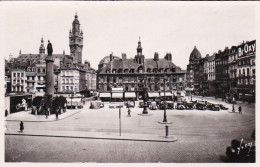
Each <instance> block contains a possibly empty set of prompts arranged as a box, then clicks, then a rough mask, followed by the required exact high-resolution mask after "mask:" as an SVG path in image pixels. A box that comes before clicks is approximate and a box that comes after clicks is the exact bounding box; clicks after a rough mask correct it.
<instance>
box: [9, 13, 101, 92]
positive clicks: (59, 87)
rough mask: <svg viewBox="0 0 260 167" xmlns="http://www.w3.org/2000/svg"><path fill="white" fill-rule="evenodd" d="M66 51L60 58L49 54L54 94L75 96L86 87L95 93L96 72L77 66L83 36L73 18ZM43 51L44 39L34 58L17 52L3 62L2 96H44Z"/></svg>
mask: <svg viewBox="0 0 260 167" xmlns="http://www.w3.org/2000/svg"><path fill="white" fill-rule="evenodd" d="M69 47H70V51H71V52H70V55H66V54H65V51H63V53H62V54H52V59H53V60H54V62H53V68H54V73H53V75H54V76H53V77H54V91H55V93H65V92H68V91H70V92H71V91H73V92H74V93H76V92H80V91H82V90H85V89H87V87H86V86H87V85H90V86H91V90H96V87H95V86H96V79H95V78H96V77H95V75H96V71H95V70H94V69H93V68H91V67H90V63H88V64H82V63H81V62H82V48H83V32H82V30H80V22H79V20H78V16H77V14H76V15H75V18H74V21H73V23H72V31H71V30H70V32H69ZM45 49H46V48H45V47H44V39H43V38H41V42H40V47H39V53H38V54H22V52H21V51H20V52H19V56H18V57H17V58H13V57H12V58H11V59H9V61H6V63H5V66H6V67H5V68H6V75H5V76H6V92H8V93H10V92H12V93H16V92H26V93H31V94H36V96H43V95H44V94H45V91H46V72H47V69H46V60H45V59H46V56H47V55H46V54H45ZM18 75H19V76H18ZM21 75H23V77H22V78H21ZM86 76H88V77H86ZM87 79H88V80H87ZM8 80H10V84H9V83H8ZM71 80H72V81H71ZM22 82H23V83H22ZM87 83H88V84H87ZM8 84H9V85H10V86H9V87H10V90H9V91H8V88H9V87H8V86H7V85H8Z"/></svg>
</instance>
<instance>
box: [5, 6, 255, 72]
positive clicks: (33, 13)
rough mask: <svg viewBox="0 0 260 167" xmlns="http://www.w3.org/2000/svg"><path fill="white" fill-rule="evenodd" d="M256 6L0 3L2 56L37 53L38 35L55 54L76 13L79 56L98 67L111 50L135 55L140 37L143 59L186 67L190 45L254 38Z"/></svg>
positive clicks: (209, 49) (207, 48)
mask: <svg viewBox="0 0 260 167" xmlns="http://www.w3.org/2000/svg"><path fill="white" fill-rule="evenodd" d="M256 11H257V9H256V5H255V3H247V2H236V3H234V2H233V3H230V2H214V3H211V2H188V3H187V2H57V1H56V2H1V3H0V23H1V29H0V34H1V39H0V40H1V41H0V45H1V48H2V50H1V51H2V55H4V56H2V57H5V58H8V57H9V55H10V54H12V55H13V57H17V56H18V55H19V51H20V50H21V51H22V53H24V54H26V53H27V54H29V53H32V54H33V53H35V54H36V53H39V46H40V41H41V38H42V37H43V38H44V42H45V43H44V44H45V47H46V45H47V40H50V41H51V43H52V45H53V53H54V54H62V53H63V50H65V53H66V54H69V53H70V50H69V30H70V29H71V27H72V22H73V20H74V15H75V13H77V14H78V19H79V21H80V24H81V29H82V31H83V33H84V41H83V44H84V47H83V52H82V54H83V56H82V60H83V61H84V60H88V61H90V64H91V66H92V67H93V68H95V69H97V67H98V63H99V61H100V60H101V59H102V58H103V57H105V56H108V55H109V54H110V53H111V52H113V54H114V55H115V56H119V57H121V54H122V53H126V54H127V58H130V57H134V56H135V54H136V48H137V42H138V39H139V36H140V38H141V42H142V47H143V54H144V55H145V58H153V56H154V52H158V53H159V57H160V58H163V57H164V56H165V55H166V53H167V52H171V53H172V57H173V58H172V59H173V63H174V64H176V65H177V66H180V67H181V68H182V69H186V66H187V64H188V62H189V56H190V53H191V52H192V50H193V48H194V46H196V47H197V49H198V50H199V51H200V52H201V54H202V56H203V57H205V55H206V54H210V55H212V54H213V53H214V52H217V51H218V50H223V49H224V48H225V47H226V46H228V47H231V46H233V45H238V44H240V43H242V42H243V40H245V41H250V40H254V39H256V13H257V12H256Z"/></svg>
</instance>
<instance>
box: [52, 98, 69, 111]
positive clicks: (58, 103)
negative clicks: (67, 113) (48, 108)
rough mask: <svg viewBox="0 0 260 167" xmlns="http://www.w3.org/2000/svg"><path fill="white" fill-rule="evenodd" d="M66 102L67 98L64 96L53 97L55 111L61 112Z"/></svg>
mask: <svg viewBox="0 0 260 167" xmlns="http://www.w3.org/2000/svg"><path fill="white" fill-rule="evenodd" d="M65 103H67V100H66V98H65V97H63V96H56V97H55V98H54V99H53V112H54V113H56V112H57V111H58V112H59V113H61V109H62V108H63V109H64V107H65Z"/></svg>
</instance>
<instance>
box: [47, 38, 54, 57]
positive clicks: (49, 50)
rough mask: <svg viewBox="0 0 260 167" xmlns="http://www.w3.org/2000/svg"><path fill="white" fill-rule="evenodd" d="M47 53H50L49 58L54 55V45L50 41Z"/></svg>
mask: <svg viewBox="0 0 260 167" xmlns="http://www.w3.org/2000/svg"><path fill="white" fill-rule="evenodd" d="M47 52H48V55H49V56H51V55H52V52H53V49H52V44H51V42H50V40H48V45H47Z"/></svg>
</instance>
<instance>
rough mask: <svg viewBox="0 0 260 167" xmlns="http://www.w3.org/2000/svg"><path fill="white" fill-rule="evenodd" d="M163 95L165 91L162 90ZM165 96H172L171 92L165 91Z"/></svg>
mask: <svg viewBox="0 0 260 167" xmlns="http://www.w3.org/2000/svg"><path fill="white" fill-rule="evenodd" d="M161 96H164V92H161ZM165 96H172V93H171V92H165Z"/></svg>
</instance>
